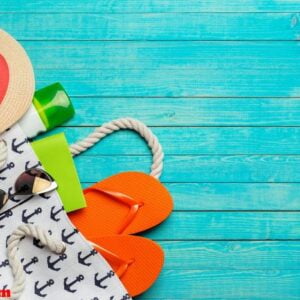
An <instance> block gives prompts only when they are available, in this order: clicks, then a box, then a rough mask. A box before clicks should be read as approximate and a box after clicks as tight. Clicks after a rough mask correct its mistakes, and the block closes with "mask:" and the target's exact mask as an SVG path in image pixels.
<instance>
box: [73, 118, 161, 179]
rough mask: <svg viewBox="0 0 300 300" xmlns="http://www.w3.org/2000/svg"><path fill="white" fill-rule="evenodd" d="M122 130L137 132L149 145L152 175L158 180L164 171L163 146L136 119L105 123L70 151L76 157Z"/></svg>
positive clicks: (122, 119) (147, 128) (74, 145)
mask: <svg viewBox="0 0 300 300" xmlns="http://www.w3.org/2000/svg"><path fill="white" fill-rule="evenodd" d="M121 129H130V130H133V131H136V132H137V133H139V134H140V136H141V137H142V138H144V140H145V141H146V142H147V143H148V146H149V148H150V150H151V151H152V156H153V160H152V166H151V172H150V175H151V176H153V177H155V178H157V179H158V178H159V177H160V175H161V173H162V170H163V158H164V153H163V150H162V146H161V144H160V143H159V141H158V138H157V137H156V135H154V133H153V132H152V131H151V130H150V128H149V127H147V126H146V125H145V124H144V123H142V122H141V121H139V120H136V119H132V118H121V119H117V120H113V121H110V122H108V123H104V124H103V125H102V126H100V127H97V128H96V129H95V131H94V132H92V133H91V134H89V135H88V136H87V137H86V138H85V139H83V140H81V141H78V142H76V143H75V144H72V145H70V151H71V153H72V155H73V156H76V155H78V154H80V153H82V152H84V151H86V150H87V149H89V148H91V147H93V146H94V145H95V144H96V143H98V142H99V141H101V140H102V139H103V138H104V137H106V136H107V135H109V134H111V133H113V132H114V131H118V130H121Z"/></svg>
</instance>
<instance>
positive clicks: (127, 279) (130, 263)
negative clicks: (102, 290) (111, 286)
mask: <svg viewBox="0 0 300 300" xmlns="http://www.w3.org/2000/svg"><path fill="white" fill-rule="evenodd" d="M90 241H91V242H92V244H93V246H94V247H95V249H96V250H97V251H98V252H99V253H100V254H101V255H102V256H103V257H104V258H105V259H106V260H107V262H108V263H109V264H110V265H111V267H112V269H113V270H114V271H115V273H116V274H117V275H118V277H119V278H120V280H121V281H122V283H123V285H124V286H125V288H126V289H127V291H128V293H129V294H130V295H131V296H133V297H134V296H137V295H139V294H142V293H143V292H145V291H146V290H147V289H149V288H150V286H151V285H153V283H154V282H155V280H156V279H157V277H158V275H159V273H160V271H161V269H162V267H163V263H164V253H163V250H162V249H161V248H160V246H159V245H157V244H156V243H154V242H153V241H151V240H149V239H146V238H143V237H139V236H130V235H111V236H103V237H97V238H92V239H90Z"/></svg>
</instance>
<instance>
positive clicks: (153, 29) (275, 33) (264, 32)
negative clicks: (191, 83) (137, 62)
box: [0, 13, 300, 41]
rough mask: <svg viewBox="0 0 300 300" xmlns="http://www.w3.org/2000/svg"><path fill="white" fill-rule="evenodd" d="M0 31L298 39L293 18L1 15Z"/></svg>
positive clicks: (49, 35) (23, 35)
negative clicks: (1, 29)
mask: <svg viewBox="0 0 300 300" xmlns="http://www.w3.org/2000/svg"><path fill="white" fill-rule="evenodd" d="M24 24H26V27H25V28H24ZM0 27H3V28H4V29H5V30H7V31H9V32H11V33H12V34H13V35H14V36H15V37H16V38H17V39H20V40H124V41H126V40H181V41H188V40H229V41H234V40H297V39H299V33H300V31H299V28H300V27H299V15H298V14H297V13H259V14H257V13H247V14H243V13H215V14H214V13H178V14H174V13H155V14H152V13H142V14H141V13H139V14H94V13H80V14H69V13H65V14H62V13H57V14H51V13H43V14H34V13H24V14H17V17H16V16H15V15H14V14H7V13H2V14H0ZM79 28H80V30H79ZM24 29H25V30H24Z"/></svg>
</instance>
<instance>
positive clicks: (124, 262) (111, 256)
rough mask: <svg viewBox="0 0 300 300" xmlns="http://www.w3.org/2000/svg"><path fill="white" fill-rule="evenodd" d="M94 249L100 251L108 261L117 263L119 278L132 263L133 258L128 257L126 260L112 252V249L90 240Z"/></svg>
mask: <svg viewBox="0 0 300 300" xmlns="http://www.w3.org/2000/svg"><path fill="white" fill-rule="evenodd" d="M90 243H91V244H92V245H93V246H94V247H95V248H96V249H98V250H99V252H100V253H101V255H102V256H103V257H104V258H105V259H107V260H109V261H114V262H116V263H118V264H119V265H120V266H119V268H118V270H117V271H116V274H117V276H118V277H119V278H121V277H122V276H123V275H124V274H125V272H126V271H127V269H128V268H129V266H130V265H131V264H132V263H134V259H133V258H132V259H130V260H126V259H124V258H121V257H120V256H118V255H117V254H116V253H113V252H112V251H110V250H108V249H106V248H104V247H102V246H100V245H98V244H95V243H93V242H90Z"/></svg>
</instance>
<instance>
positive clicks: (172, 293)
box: [138, 270, 300, 300]
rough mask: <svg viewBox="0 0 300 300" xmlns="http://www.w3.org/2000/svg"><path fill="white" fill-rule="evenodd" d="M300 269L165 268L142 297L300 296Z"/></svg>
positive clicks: (164, 299) (249, 299) (160, 299)
mask: <svg viewBox="0 0 300 300" xmlns="http://www.w3.org/2000/svg"><path fill="white" fill-rule="evenodd" d="M299 279H300V271H299V270H295V271H288V270H287V271H278V270H265V271H256V270H251V271H232V270H222V271H219V270H215V271H212V270H183V271H181V270H165V271H163V272H162V274H161V276H160V278H159V280H158V282H157V283H156V284H155V285H154V286H153V287H152V288H151V289H150V290H149V291H148V292H146V293H145V294H144V295H142V296H140V297H139V298H138V299H153V300H154V299H155V300H157V299H158V300H167V299H168V300H171V299H172V300H182V299H211V300H212V299H219V300H221V299H222V300H224V299H226V300H228V299H239V300H241V299H243V300H246V299H247V300H254V299H264V300H274V299H277V300H282V299H288V300H292V299H295V300H296V299H299V295H300V287H299Z"/></svg>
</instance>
